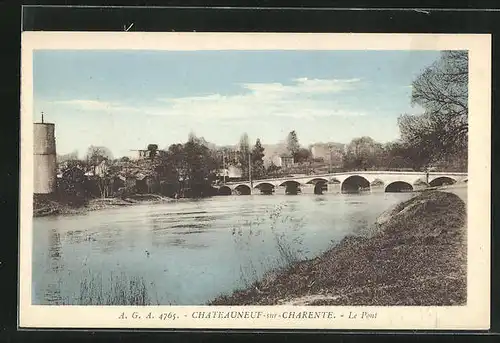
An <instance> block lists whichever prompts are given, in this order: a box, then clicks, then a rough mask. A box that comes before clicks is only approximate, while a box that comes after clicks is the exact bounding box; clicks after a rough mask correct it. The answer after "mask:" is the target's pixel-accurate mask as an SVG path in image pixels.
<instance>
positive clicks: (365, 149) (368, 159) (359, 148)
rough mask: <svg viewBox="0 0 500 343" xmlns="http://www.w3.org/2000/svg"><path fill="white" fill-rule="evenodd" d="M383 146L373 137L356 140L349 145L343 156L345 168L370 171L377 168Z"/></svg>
mask: <svg viewBox="0 0 500 343" xmlns="http://www.w3.org/2000/svg"><path fill="white" fill-rule="evenodd" d="M381 151H382V145H381V144H380V143H377V142H375V141H374V140H373V138H371V137H366V136H365V137H359V138H354V139H353V140H352V141H351V142H350V143H349V144H348V145H347V151H346V153H345V154H344V156H343V163H344V167H345V168H350V169H368V168H372V167H375V166H377V159H378V158H379V156H380V155H381Z"/></svg>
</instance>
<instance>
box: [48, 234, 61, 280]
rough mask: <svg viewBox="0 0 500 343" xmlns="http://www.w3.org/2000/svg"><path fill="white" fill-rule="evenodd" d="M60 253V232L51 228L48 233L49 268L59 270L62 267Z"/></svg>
mask: <svg viewBox="0 0 500 343" xmlns="http://www.w3.org/2000/svg"><path fill="white" fill-rule="evenodd" d="M61 254H62V250H61V234H60V233H59V232H57V230H55V229H53V230H51V231H50V234H49V258H50V268H51V269H52V270H53V271H54V272H59V271H60V270H62V269H63V268H64V264H63V263H62V256H61Z"/></svg>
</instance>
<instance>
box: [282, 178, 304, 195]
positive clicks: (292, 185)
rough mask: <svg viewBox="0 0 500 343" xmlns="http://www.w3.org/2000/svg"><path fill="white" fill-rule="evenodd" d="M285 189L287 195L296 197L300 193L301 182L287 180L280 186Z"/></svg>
mask: <svg viewBox="0 0 500 343" xmlns="http://www.w3.org/2000/svg"><path fill="white" fill-rule="evenodd" d="M283 186H284V187H285V194H290V195H296V194H298V193H300V182H298V181H295V180H287V181H285V182H282V183H281V184H280V187H283Z"/></svg>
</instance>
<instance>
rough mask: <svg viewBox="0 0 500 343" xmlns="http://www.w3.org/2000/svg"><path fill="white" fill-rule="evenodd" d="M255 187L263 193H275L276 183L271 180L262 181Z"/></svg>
mask: <svg viewBox="0 0 500 343" xmlns="http://www.w3.org/2000/svg"><path fill="white" fill-rule="evenodd" d="M253 188H257V189H258V190H260V192H261V193H262V194H273V192H274V185H273V184H272V183H270V182H260V183H258V184H256V185H255V186H254V187H253Z"/></svg>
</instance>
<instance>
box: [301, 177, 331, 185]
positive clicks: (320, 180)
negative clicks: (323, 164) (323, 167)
mask: <svg viewBox="0 0 500 343" xmlns="http://www.w3.org/2000/svg"><path fill="white" fill-rule="evenodd" d="M322 182H324V183H328V179H325V178H323V177H317V178H314V179H311V180H309V181H307V182H306V184H309V185H315V184H317V183H322Z"/></svg>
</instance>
